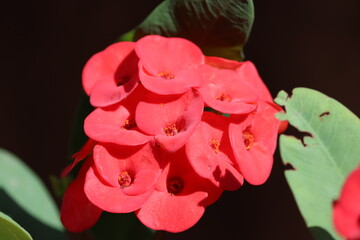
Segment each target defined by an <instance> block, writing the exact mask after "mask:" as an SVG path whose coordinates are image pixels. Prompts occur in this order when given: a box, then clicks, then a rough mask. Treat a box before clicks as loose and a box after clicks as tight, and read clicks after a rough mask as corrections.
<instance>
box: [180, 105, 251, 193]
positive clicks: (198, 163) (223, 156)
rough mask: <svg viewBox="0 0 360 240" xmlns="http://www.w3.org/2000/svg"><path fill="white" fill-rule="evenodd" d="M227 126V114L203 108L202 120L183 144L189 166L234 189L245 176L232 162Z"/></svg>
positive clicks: (215, 182) (204, 175) (226, 187)
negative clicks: (218, 113) (223, 114)
mask: <svg viewBox="0 0 360 240" xmlns="http://www.w3.org/2000/svg"><path fill="white" fill-rule="evenodd" d="M228 126H229V119H228V118H227V117H224V116H221V115H217V114H215V113H211V112H204V114H203V118H202V121H201V123H200V124H199V126H198V127H197V129H196V131H195V132H194V133H193V134H192V135H191V137H190V138H189V140H188V142H187V143H186V145H185V147H186V154H187V156H188V158H189V161H190V163H191V165H192V167H193V168H194V170H195V171H196V172H197V173H198V174H199V175H200V176H202V177H204V178H208V179H209V180H210V181H212V182H213V183H214V184H215V185H216V186H218V187H220V188H222V189H224V190H236V189H238V188H240V187H241V185H242V184H243V182H244V178H243V176H242V175H241V174H240V173H239V171H238V170H237V169H236V168H235V167H234V166H233V165H234V163H233V161H234V156H233V152H232V149H231V145H230V141H229V135H228Z"/></svg>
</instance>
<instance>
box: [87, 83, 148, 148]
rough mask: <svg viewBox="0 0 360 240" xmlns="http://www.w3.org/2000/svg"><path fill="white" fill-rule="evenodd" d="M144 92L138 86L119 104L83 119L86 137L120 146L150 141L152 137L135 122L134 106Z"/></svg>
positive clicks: (98, 110) (97, 110)
mask: <svg viewBox="0 0 360 240" xmlns="http://www.w3.org/2000/svg"><path fill="white" fill-rule="evenodd" d="M145 91H146V90H145V89H144V87H142V86H141V85H139V86H138V87H137V88H136V90H135V91H134V92H133V93H132V94H131V95H130V96H129V97H128V98H126V99H125V100H124V101H122V102H121V103H118V104H115V105H112V106H110V107H107V108H97V109H95V110H94V111H93V112H92V113H91V114H90V115H89V116H88V117H87V118H86V119H85V123H84V130H85V133H86V135H87V136H88V137H90V138H92V139H94V140H96V141H98V142H105V143H115V144H120V145H131V146H132V145H141V144H144V143H146V142H148V141H150V140H151V139H152V138H153V137H152V136H149V135H147V134H145V133H143V132H141V131H140V130H139V128H138V127H137V122H136V120H135V108H136V105H137V103H138V101H139V98H141V97H142V96H143V95H144V93H145Z"/></svg>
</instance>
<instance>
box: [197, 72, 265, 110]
mask: <svg viewBox="0 0 360 240" xmlns="http://www.w3.org/2000/svg"><path fill="white" fill-rule="evenodd" d="M199 71H200V72H201V73H202V77H203V79H204V82H203V85H202V86H201V88H199V92H200V93H201V96H202V97H203V98H204V101H205V103H206V104H207V105H208V106H209V107H211V108H213V109H215V110H218V111H220V112H222V113H228V114H233V113H235V114H244V113H249V112H251V111H253V110H254V109H255V108H256V102H257V100H258V98H257V96H256V92H254V90H253V89H252V88H251V87H249V85H248V84H247V83H246V78H241V77H240V76H239V74H238V73H237V72H235V71H233V70H229V69H219V68H215V67H212V66H210V65H202V66H201V67H200V70H199Z"/></svg>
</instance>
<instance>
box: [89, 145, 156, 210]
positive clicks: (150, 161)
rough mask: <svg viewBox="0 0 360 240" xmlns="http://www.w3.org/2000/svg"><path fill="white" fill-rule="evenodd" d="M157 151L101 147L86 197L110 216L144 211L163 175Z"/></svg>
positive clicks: (97, 149)
mask: <svg viewBox="0 0 360 240" xmlns="http://www.w3.org/2000/svg"><path fill="white" fill-rule="evenodd" d="M156 151H157V149H156V147H155V148H153V147H151V146H150V144H146V145H144V146H138V147H125V146H123V147H121V146H118V145H106V146H101V145H97V146H96V147H95V148H94V162H95V164H94V165H93V166H92V167H91V168H90V169H89V171H88V173H87V175H86V181H85V187H84V190H85V193H86V196H87V197H88V198H89V200H90V201H91V202H92V203H93V204H94V205H96V206H98V207H99V208H101V209H103V210H105V211H108V212H113V213H127V212H132V211H134V210H136V209H138V208H140V207H141V206H142V205H143V204H144V203H145V202H146V201H147V199H148V198H149V196H150V195H151V194H152V192H153V191H154V184H155V182H156V180H157V178H158V176H159V175H160V173H161V169H160V166H159V163H158V161H157V160H156V159H157V157H156V154H157V153H156Z"/></svg>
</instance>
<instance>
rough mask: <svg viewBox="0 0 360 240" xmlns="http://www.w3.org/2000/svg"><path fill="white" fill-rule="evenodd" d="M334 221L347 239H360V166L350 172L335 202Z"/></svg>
mask: <svg viewBox="0 0 360 240" xmlns="http://www.w3.org/2000/svg"><path fill="white" fill-rule="evenodd" d="M333 221H334V226H335V228H336V230H337V231H338V232H339V233H340V234H341V235H342V236H343V237H345V238H346V239H350V240H357V239H360V167H358V168H357V169H355V170H354V171H353V172H351V173H350V175H349V176H348V178H347V179H346V181H345V184H344V186H343V188H342V190H341V194H340V198H339V200H338V201H336V202H335V203H334V209H333Z"/></svg>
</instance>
